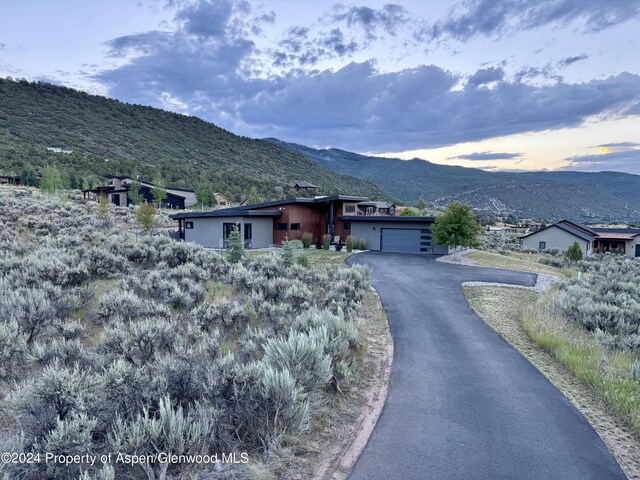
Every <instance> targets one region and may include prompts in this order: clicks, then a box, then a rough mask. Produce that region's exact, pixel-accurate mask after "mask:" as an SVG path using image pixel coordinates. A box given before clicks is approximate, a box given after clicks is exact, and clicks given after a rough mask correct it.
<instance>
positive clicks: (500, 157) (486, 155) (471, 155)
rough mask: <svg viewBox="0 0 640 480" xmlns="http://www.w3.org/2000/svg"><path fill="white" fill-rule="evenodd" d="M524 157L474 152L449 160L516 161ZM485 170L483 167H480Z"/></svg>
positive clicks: (510, 154) (516, 154)
mask: <svg viewBox="0 0 640 480" xmlns="http://www.w3.org/2000/svg"><path fill="white" fill-rule="evenodd" d="M520 157H522V153H504V152H503V153H501V152H474V153H467V154H464V155H457V156H455V157H449V158H448V160H472V161H485V160H514V159H516V158H520ZM478 168H483V167H478Z"/></svg>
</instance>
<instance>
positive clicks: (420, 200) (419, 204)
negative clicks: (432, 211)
mask: <svg viewBox="0 0 640 480" xmlns="http://www.w3.org/2000/svg"><path fill="white" fill-rule="evenodd" d="M416 208H417V209H418V210H420V212H421V213H422V211H423V210H426V208H427V204H426V202H425V201H424V198H423V197H422V196H420V198H418V201H417V202H416Z"/></svg>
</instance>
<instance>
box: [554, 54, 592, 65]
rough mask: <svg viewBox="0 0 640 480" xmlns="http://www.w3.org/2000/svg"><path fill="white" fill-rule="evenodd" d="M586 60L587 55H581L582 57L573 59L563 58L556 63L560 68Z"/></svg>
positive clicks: (578, 56) (577, 56)
mask: <svg viewBox="0 0 640 480" xmlns="http://www.w3.org/2000/svg"><path fill="white" fill-rule="evenodd" d="M587 58H589V55H587V54H586V53H583V54H582V55H576V56H574V57H564V58H562V59H561V60H560V61H559V62H558V63H559V64H560V66H562V67H568V66H569V65H571V64H572V63H576V62H581V61H582V60H586V59H587Z"/></svg>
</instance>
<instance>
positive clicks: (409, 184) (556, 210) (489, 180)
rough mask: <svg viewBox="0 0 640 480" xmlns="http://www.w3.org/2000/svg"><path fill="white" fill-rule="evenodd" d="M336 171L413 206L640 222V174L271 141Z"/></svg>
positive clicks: (588, 219)
mask: <svg viewBox="0 0 640 480" xmlns="http://www.w3.org/2000/svg"><path fill="white" fill-rule="evenodd" d="M266 140H268V141H270V142H272V143H274V144H275V145H279V146H281V147H283V148H287V149H289V150H290V151H292V152H297V153H300V154H302V155H305V156H306V157H307V158H310V159H312V160H313V161H314V162H316V163H318V164H319V165H322V166H324V167H326V168H328V169H331V170H333V171H334V172H336V173H340V174H342V175H352V176H354V177H358V178H361V179H364V180H369V181H371V182H374V183H376V184H377V185H379V186H380V187H382V188H383V189H384V190H386V191H387V192H389V194H390V195H392V196H394V197H396V198H398V199H399V200H401V201H402V202H405V203H407V204H410V205H412V204H415V202H417V200H418V199H419V198H421V197H422V198H423V199H424V200H425V201H426V203H427V205H428V206H429V207H430V208H433V209H441V208H443V207H444V206H446V204H448V203H449V202H452V201H460V202H464V203H469V204H470V205H472V206H473V207H474V209H475V211H476V212H478V213H483V214H488V215H500V216H506V215H515V216H520V217H527V218H537V219H543V220H559V219H562V218H570V219H574V220H577V221H581V222H592V223H594V222H616V221H625V222H631V223H638V222H639V221H640V176H639V175H631V174H627V173H620V172H597V173H586V172H567V171H552V172H517V173H516V172H487V171H484V170H480V169H477V168H463V167H455V166H449V165H439V164H435V163H431V162H428V161H425V160H421V159H413V160H400V159H393V158H385V157H374V156H366V155H360V154H357V153H353V152H347V151H344V150H339V149H334V148H331V149H315V148H310V147H305V146H303V145H297V144H294V143H286V142H283V141H280V140H277V139H274V138H269V139H266Z"/></svg>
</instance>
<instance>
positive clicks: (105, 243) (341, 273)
mask: <svg viewBox="0 0 640 480" xmlns="http://www.w3.org/2000/svg"><path fill="white" fill-rule="evenodd" d="M134 225H135V217H134V215H133V210H131V209H126V208H119V207H117V208H116V207H113V206H111V207H110V210H109V213H108V215H107V216H106V217H105V216H104V215H98V206H97V205H96V204H95V203H92V202H90V203H87V204H81V203H78V202H73V201H70V200H60V199H56V198H53V199H52V198H47V197H40V196H36V195H35V194H34V193H33V192H32V191H29V190H23V191H20V190H12V189H0V317H1V321H0V428H1V430H0V451H3V452H16V453H18V452H23V453H31V454H37V453H40V454H45V453H53V454H65V455H73V454H78V455H85V454H92V455H98V456H99V455H101V454H109V453H114V452H124V453H127V454H133V455H143V456H147V455H151V456H152V457H149V458H152V459H153V458H154V457H153V455H155V454H158V453H167V454H174V455H187V454H191V455H193V454H208V455H213V454H217V455H219V459H221V458H222V457H221V454H223V453H224V454H227V455H230V454H233V453H235V454H236V456H235V457H234V458H236V459H237V460H238V461H237V463H233V462H231V463H230V462H228V461H227V462H224V461H219V462H216V463H188V462H187V463H184V462H182V463H171V462H163V461H161V458H162V457H160V460H156V461H151V462H150V463H144V464H139V465H127V464H123V463H118V464H115V463H113V462H112V463H110V464H108V465H104V466H103V465H102V464H100V462H99V461H98V462H96V463H95V464H94V465H91V464H90V462H89V461H83V462H80V463H73V464H71V465H62V464H59V463H44V462H33V463H21V462H16V463H5V464H2V466H1V467H0V468H2V469H3V470H0V473H1V474H3V475H4V477H3V478H6V479H9V478H11V479H13V478H24V479H75V478H81V479H83V480H89V479H105V480H106V479H115V478H117V479H127V478H131V479H138V478H149V479H161V478H175V479H177V478H250V477H251V464H252V462H261V463H267V464H268V463H269V461H270V460H271V459H273V458H274V457H277V454H278V448H279V447H280V446H281V445H282V444H283V443H286V442H288V441H289V440H290V439H291V438H292V437H295V435H296V434H297V433H298V432H301V431H303V430H304V429H305V428H306V427H307V425H308V424H309V422H310V420H311V419H312V418H313V415H314V410H315V408H314V407H315V406H317V405H319V404H321V403H322V402H323V399H324V398H327V396H332V395H336V394H339V392H340V390H341V389H344V388H346V387H348V385H349V382H350V380H351V378H352V376H353V374H354V372H355V369H356V367H357V359H358V355H359V349H360V348H361V347H360V342H359V338H358V330H357V328H356V326H355V324H354V322H353V317H354V312H355V311H356V310H357V308H358V306H359V303H360V301H361V300H362V298H363V295H364V293H365V290H366V289H367V288H368V286H369V283H368V271H367V269H366V268H365V267H358V266H354V267H352V268H338V269H313V268H305V267H303V266H300V265H297V264H292V265H288V263H289V262H285V261H283V259H282V257H281V255H279V254H275V253H271V254H266V255H260V256H252V257H251V258H249V259H245V260H243V261H241V262H238V263H230V262H229V261H227V259H226V258H225V257H224V256H222V255H221V254H219V253H217V252H214V251H210V250H205V249H203V248H201V247H198V246H196V245H193V244H187V243H178V242H175V241H173V240H171V239H170V238H167V237H165V236H150V237H138V236H137V235H134V234H133V227H134ZM225 458H226V459H227V460H228V459H229V458H230V457H229V456H227V457H225Z"/></svg>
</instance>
